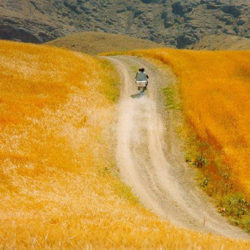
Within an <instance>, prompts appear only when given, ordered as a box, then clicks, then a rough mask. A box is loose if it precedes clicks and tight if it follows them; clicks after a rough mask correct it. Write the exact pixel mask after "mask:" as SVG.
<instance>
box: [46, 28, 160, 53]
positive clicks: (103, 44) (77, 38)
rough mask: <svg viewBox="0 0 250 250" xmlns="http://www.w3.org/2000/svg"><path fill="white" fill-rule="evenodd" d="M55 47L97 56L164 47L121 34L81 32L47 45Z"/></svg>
mask: <svg viewBox="0 0 250 250" xmlns="http://www.w3.org/2000/svg"><path fill="white" fill-rule="evenodd" d="M46 44H48V45H51V46H55V47H62V48H68V49H71V50H75V51H80V52H84V53H87V54H90V55H96V54H99V53H102V52H107V51H114V50H118V51H129V50H134V49H152V48H160V47H163V45H162V44H158V43H155V42H152V41H149V40H145V39H139V38H135V37H131V36H127V35H121V34H109V33H104V32H81V33H76V34H73V35H69V36H66V37H61V38H58V39H56V40H54V41H50V42H48V43H46Z"/></svg>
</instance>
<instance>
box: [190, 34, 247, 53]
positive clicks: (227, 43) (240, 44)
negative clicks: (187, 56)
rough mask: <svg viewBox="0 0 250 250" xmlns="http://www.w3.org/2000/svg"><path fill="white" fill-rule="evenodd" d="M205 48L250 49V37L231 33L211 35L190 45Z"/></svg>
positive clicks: (193, 47)
mask: <svg viewBox="0 0 250 250" xmlns="http://www.w3.org/2000/svg"><path fill="white" fill-rule="evenodd" d="M188 48H189V49H198V50H200V49H204V50H250V39H247V38H244V37H238V36H229V35H209V36H205V37H203V38H201V40H200V41H199V42H198V43H196V44H193V45H191V46H190V47H188Z"/></svg>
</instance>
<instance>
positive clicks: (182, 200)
mask: <svg viewBox="0 0 250 250" xmlns="http://www.w3.org/2000/svg"><path fill="white" fill-rule="evenodd" d="M109 60H111V62H112V63H114V65H115V66H116V67H117V69H118V70H119V72H120V73H121V77H122V78H123V82H124V85H123V87H122V91H121V100H120V103H119V119H118V128H117V164H118V167H119V169H120V173H121V178H122V180H123V181H124V182H125V183H127V184H128V185H129V186H130V187H132V190H133V192H134V194H136V195H137V196H138V197H139V200H140V201H141V202H142V203H143V204H144V205H145V207H147V208H148V209H150V210H152V211H153V212H154V213H156V214H157V215H159V216H160V217H161V218H163V219H166V220H168V221H170V222H172V223H173V224H175V225H177V226H179V227H184V228H190V229H193V230H196V231H200V232H207V233H208V232H211V233H214V234H218V235H222V236H225V237H229V238H238V239H239V238H241V239H250V237H249V235H247V234H246V233H244V232H243V231H241V230H240V229H238V228H236V227H233V226H231V225H229V224H228V223H227V222H226V220H225V218H223V217H222V216H220V215H219V214H218V213H217V212H216V209H215V208H214V207H213V206H212V205H211V203H210V202H209V200H208V197H206V195H205V194H203V193H202V191H201V190H200V189H199V188H198V187H197V184H196V183H195V181H194V176H193V175H194V174H193V171H192V170H191V169H190V168H188V167H187V166H186V165H185V162H184V160H183V157H182V153H181V151H180V149H179V146H178V139H177V137H176V135H175V132H174V131H175V129H174V122H175V121H174V117H173V115H172V114H171V112H169V113H168V114H167V115H166V114H165V115H164V118H163V112H162V101H161V100H162V98H161V88H162V86H163V85H166V84H168V83H169V82H170V81H172V80H173V77H172V76H171V73H166V74H164V76H163V75H162V74H161V72H160V71H159V70H157V68H156V67H155V66H153V65H152V64H150V63H149V62H146V61H143V60H142V59H139V58H135V57H128V56H119V57H118V56H117V57H109ZM142 66H143V67H144V68H145V69H146V71H147V73H148V74H149V76H150V83H149V88H148V91H147V93H146V94H145V95H143V96H138V97H137V98H132V97H131V95H132V94H135V93H136V92H137V90H136V87H135V84H134V75H135V69H136V68H138V67H142ZM166 138H167V139H166Z"/></svg>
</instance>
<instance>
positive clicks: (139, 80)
mask: <svg viewBox="0 0 250 250" xmlns="http://www.w3.org/2000/svg"><path fill="white" fill-rule="evenodd" d="M148 79H149V77H148V75H147V74H146V73H145V69H144V68H140V69H139V71H138V72H137V73H136V76H135V82H136V84H137V87H138V90H141V89H142V92H144V91H145V90H146V89H147V86H148Z"/></svg>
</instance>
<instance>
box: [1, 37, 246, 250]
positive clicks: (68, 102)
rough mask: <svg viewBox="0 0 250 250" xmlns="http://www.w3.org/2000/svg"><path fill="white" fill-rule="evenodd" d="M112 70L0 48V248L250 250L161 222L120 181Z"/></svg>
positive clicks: (19, 47) (85, 59) (16, 46)
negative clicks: (115, 151) (114, 136)
mask: <svg viewBox="0 0 250 250" xmlns="http://www.w3.org/2000/svg"><path fill="white" fill-rule="evenodd" d="M105 70H108V66H104V65H103V62H100V61H97V60H96V59H94V58H92V57H89V56H87V55H82V54H78V53H74V52H70V51H66V50H62V49H55V48H48V47H44V46H35V45H28V44H20V43H13V42H4V41H0V100H1V102H0V130H1V134H0V141H1V144H0V145H1V148H0V161H1V163H0V178H1V182H0V199H1V207H0V222H1V223H0V248H4V249H83V248H86V249H92V248H94V249H104V248H116V249H117V248H123V249H124V248H130V249H138V248H148V249H149V248H150V249H152V248H153V249H157V248H158V249H160V248H161V249H162V248H165V249H166V248H167V249H201V248H202V249H249V247H250V244H249V243H246V242H243V241H239V242H238V241H231V240H226V239H223V238H220V237H215V236H212V235H204V234H200V233H195V232H191V231H188V230H182V229H176V228H174V227H173V226H171V225H169V224H168V223H167V222H164V221H161V220H159V219H158V218H157V217H156V216H154V215H153V214H152V213H150V212H148V211H146V210H145V209H144V208H143V207H141V206H140V205H139V204H138V203H137V201H136V199H135V197H133V196H132V195H131V193H130V190H129V188H127V187H126V186H124V185H123V184H122V183H120V181H119V179H118V178H117V177H115V168H114V167H113V165H114V163H113V160H114V158H113V140H112V138H111V136H110V135H111V130H112V126H111V125H112V124H113V122H114V104H113V102H112V101H111V100H113V97H114V96H115V94H114V91H115V90H112V91H111V94H110V93H108V91H107V87H106V85H107V84H108V85H109V86H110V87H112V86H113V85H114V84H111V83H110V82H109V81H111V80H112V77H111V76H109V71H105ZM112 81H113V80H112ZM112 88H114V86H113V87H112Z"/></svg>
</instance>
